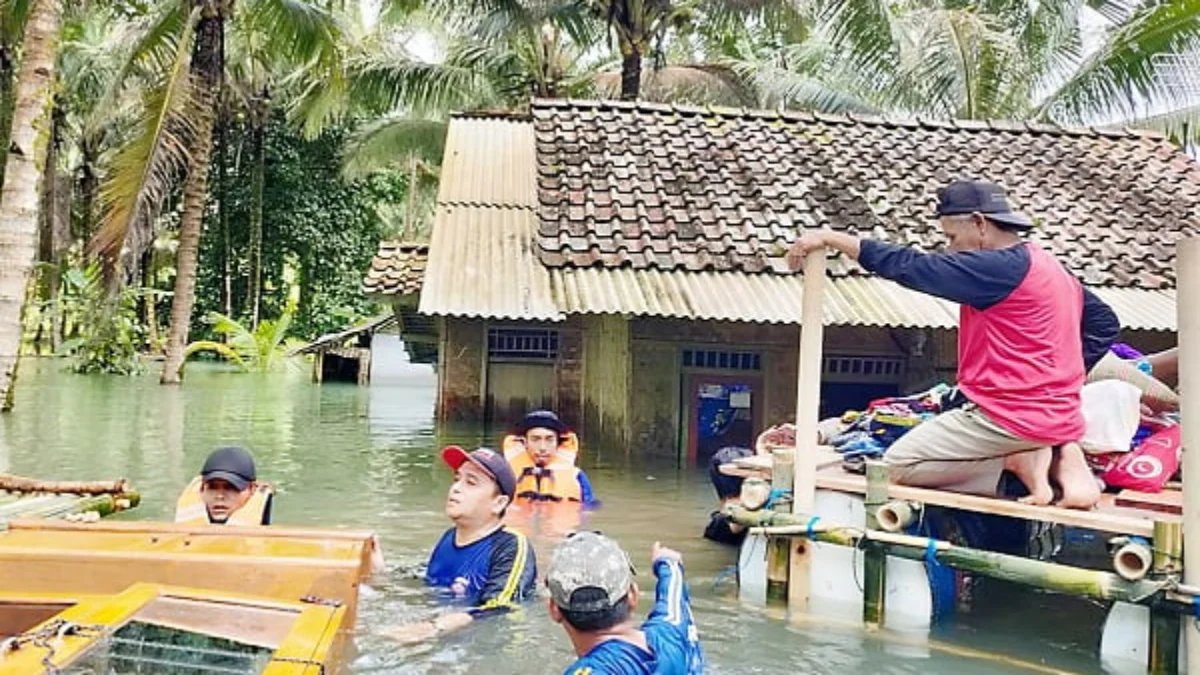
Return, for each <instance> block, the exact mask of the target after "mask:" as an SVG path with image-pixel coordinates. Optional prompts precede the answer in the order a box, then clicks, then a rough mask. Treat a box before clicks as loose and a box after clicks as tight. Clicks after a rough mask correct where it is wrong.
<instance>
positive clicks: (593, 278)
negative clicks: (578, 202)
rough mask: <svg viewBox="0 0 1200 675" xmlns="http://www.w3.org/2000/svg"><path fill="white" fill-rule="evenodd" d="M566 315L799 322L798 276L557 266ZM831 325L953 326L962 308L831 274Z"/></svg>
mask: <svg viewBox="0 0 1200 675" xmlns="http://www.w3.org/2000/svg"><path fill="white" fill-rule="evenodd" d="M550 281H551V284H552V285H553V294H554V299H555V302H556V303H557V305H558V309H559V310H560V311H561V312H563V313H564V314H633V315H639V316H661V317H670V318H677V319H697V320H711V321H748V322H753V323H793V324H794V323H798V322H799V319H800V313H801V312H800V302H801V295H802V291H803V287H804V281H803V278H802V277H800V276H777V275H768V274H744V273H739V272H663V271H659V270H632V269H615V270H614V269H602V268H587V269H556V270H552V271H551V272H550ZM825 289H826V290H825V323H826V324H827V325H865V326H901V327H912V328H915V327H928V328H953V327H954V326H955V325H957V323H958V321H957V319H958V307H957V306H956V305H954V304H953V303H949V302H946V301H944V300H939V299H937V298H934V297H932V296H929V295H924V294H922V293H916V292H914V291H910V290H908V289H905V288H902V287H901V286H898V285H897V284H894V283H892V282H890V281H886V280H883V279H879V278H873V277H872V278H857V277H852V278H844V279H830V280H829V281H828V283H826V285H825Z"/></svg>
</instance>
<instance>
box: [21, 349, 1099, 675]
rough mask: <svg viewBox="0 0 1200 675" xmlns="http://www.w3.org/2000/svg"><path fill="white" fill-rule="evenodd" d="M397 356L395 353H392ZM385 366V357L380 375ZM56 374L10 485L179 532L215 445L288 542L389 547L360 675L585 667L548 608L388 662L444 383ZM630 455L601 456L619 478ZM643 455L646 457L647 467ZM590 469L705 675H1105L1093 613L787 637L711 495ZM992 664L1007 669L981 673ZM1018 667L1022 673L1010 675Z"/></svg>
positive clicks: (604, 514)
mask: <svg viewBox="0 0 1200 675" xmlns="http://www.w3.org/2000/svg"><path fill="white" fill-rule="evenodd" d="M392 348H395V349H397V350H398V349H399V346H398V345H397V344H395V343H391V344H390V345H385V346H383V347H382V349H384V350H386V349H392ZM382 356H383V355H382V354H381V355H379V356H377V359H378V360H380V361H386V359H382V358H381V357H382ZM61 365H62V364H61V363H60V362H56V361H49V360H41V361H37V360H28V361H26V362H24V363H23V365H22V371H21V378H20V389H19V390H18V401H17V409H16V411H14V412H13V413H11V414H8V415H4V416H0V470H5V471H12V472H15V473H20V474H28V475H36V476H40V477H46V478H55V479H88V478H92V479H99V478H110V477H117V476H127V477H129V478H130V479H132V480H133V481H134V484H135V485H136V486H137V487H138V488H139V489H140V490H141V491H142V494H143V501H142V506H141V507H140V508H138V509H137V510H135V511H132V512H130V513H128V514H124V516H123V517H129V518H141V519H151V518H170V516H171V514H172V512H173V507H174V501H175V497H176V496H177V494H178V491H179V490H180V489H181V488H182V487H183V486H184V485H185V484H186V483H187V482H188V480H189V479H190V478H191V476H192V475H193V474H194V472H195V471H197V470H198V468H199V466H200V464H201V463H202V462H203V460H204V457H205V455H206V454H207V453H208V451H209V450H210V449H211V448H212V447H214V446H216V445H218V444H228V443H241V444H245V445H246V446H248V447H250V448H251V449H252V450H253V451H254V453H255V456H256V457H257V458H258V462H259V472H260V474H261V475H262V476H263V477H264V478H267V479H269V480H271V481H272V482H274V483H275V484H276V486H277V487H278V489H279V496H278V497H277V498H276V502H275V519H276V522H278V523H286V524H297V525H324V526H332V527H355V528H369V529H373V530H375V531H377V532H379V533H380V536H381V537H382V540H383V544H384V550H385V552H386V554H387V557H388V566H389V571H388V573H387V574H386V575H384V576H383V578H382V579H378V580H375V581H374V582H373V585H374V588H373V589H371V591H369V592H368V593H367V596H366V597H365V598H364V601H363V603H362V613H361V615H360V620H359V635H358V638H357V652H356V654H355V655H354V661H353V667H352V669H353V670H354V671H355V672H362V673H368V672H369V673H488V674H489V675H508V674H516V673H535V674H537V673H547V674H549V673H560V672H562V669H563V668H564V667H565V666H566V664H568V663H569V662H570V661H571V658H572V655H571V653H570V650H569V648H568V646H567V643H566V640H565V638H564V637H563V635H562V634H561V629H559V627H558V626H556V625H554V624H553V623H551V622H550V621H549V619H548V618H547V616H546V613H545V610H544V608H543V607H542V606H541V604H531V605H529V606H528V607H527V608H526V609H525V610H524V611H522V612H520V613H518V614H516V615H512V616H509V617H503V618H500V619H496V620H492V621H488V622H485V623H484V624H483V625H478V626H474V627H472V629H470V630H468V631H466V632H465V633H464V634H462V635H458V636H452V637H450V638H448V639H445V640H443V641H442V642H440V643H437V644H435V645H425V646H419V647H403V648H401V647H395V646H392V645H390V644H387V643H385V642H383V641H381V640H380V639H378V638H376V637H374V636H373V635H372V631H373V630H375V629H378V628H380V627H383V626H386V625H389V624H393V623H397V622H403V621H407V620H413V619H416V618H421V617H425V616H429V615H430V614H431V613H432V612H434V611H436V609H437V607H436V604H435V600H434V599H433V597H432V596H431V595H430V594H429V593H428V592H426V591H425V589H423V588H422V587H421V584H420V581H419V580H418V579H415V578H413V575H412V572H413V570H414V569H416V568H417V567H419V566H420V565H421V563H423V562H424V560H425V558H426V556H427V554H428V551H429V548H430V547H431V546H432V545H433V543H434V542H435V541H436V539H437V537H438V535H440V533H441V532H442V531H443V530H444V529H445V528H446V527H447V526H448V522H447V521H446V520H445V518H444V516H443V515H442V512H441V511H442V500H443V498H444V496H445V491H446V488H447V487H448V485H449V478H450V474H449V471H447V470H446V469H445V468H444V467H442V466H441V465H440V463H439V462H438V461H437V460H436V459H435V458H436V455H435V448H436V447H438V445H439V444H443V443H448V442H460V443H463V444H467V445H470V444H473V443H477V442H478V441H479V431H478V430H477V429H443V430H440V431H439V430H435V428H434V425H433V405H434V394H435V389H436V380H435V376H434V374H433V373H432V370H431V369H430V368H429V367H427V366H413V365H409V364H399V365H393V366H392V367H389V368H387V370H386V371H383V372H377V374H376V376H375V380H374V383H373V384H372V386H370V387H358V386H355V385H348V384H336V383H327V384H324V385H321V386H316V385H313V384H312V383H311V382H310V381H309V379H308V373H307V372H295V373H291V374H289V375H286V376H278V375H277V376H269V377H267V376H258V375H247V374H239V373H233V372H230V371H228V370H226V369H223V368H220V367H215V366H208V367H206V366H203V365H200V364H197V365H193V366H190V367H189V371H188V374H187V383H186V384H185V385H184V386H183V387H182V388H164V387H160V386H159V385H158V384H157V382H156V379H155V378H154V377H153V376H152V375H147V376H144V377H141V378H135V379H127V378H118V377H111V378H110V377H102V376H90V377H85V376H76V375H70V374H67V373H65V372H62V370H61ZM625 454H626V453H624V452H611V453H606V457H614V458H620V461H621V462H625ZM635 454H636V453H635ZM592 459H593V458H589V457H588V456H587V455H586V454H584V455H583V458H582V463H583V465H584V466H585V467H586V468H587V470H588V473H589V475H590V476H591V478H592V480H593V483H594V484H595V486H596V489H597V493H598V496H599V497H600V498H601V499H602V500H603V507H602V508H601V509H599V510H597V511H595V512H593V513H589V514H587V515H586V523H585V524H586V526H587V527H589V528H592V529H597V530H600V531H602V532H604V533H606V534H609V535H610V536H613V537H616V538H617V539H618V540H619V541H621V543H622V544H623V545H624V546H625V547H626V548H627V549H629V550H630V551H631V553H632V554H633V555H634V557H635V561H636V562H638V563H639V569H640V570H642V573H641V578H640V579H639V582H640V583H641V584H642V585H643V587H648V586H651V585H652V583H653V579H652V578H651V577H650V576H649V572H648V570H649V569H650V567H649V565H648V564H647V563H648V561H647V560H646V558H647V557H648V556H649V551H650V546H651V544H652V543H653V542H654V541H655V540H662V541H663V542H664V543H667V544H669V545H671V546H673V547H676V548H678V549H680V550H681V551H682V552H683V554H684V558H685V561H686V563H687V571H688V578H689V581H690V583H691V586H692V597H693V600H694V604H695V611H696V615H697V620H698V622H699V625H700V629H701V634H702V638H703V641H704V649H705V653H706V655H707V657H708V661H709V664H710V668H709V672H712V673H718V674H720V673H797V672H812V673H844V672H860V673H931V672H936V673H1014V672H1063V671H1068V672H1097V671H1098V669H1099V668H1098V665H1097V664H1096V661H1095V659H1094V657H1093V656H1092V653H1093V652H1094V649H1095V644H1096V642H1097V641H1098V632H1097V625H1098V623H1097V622H1098V621H1099V617H1100V612H1099V610H1098V609H1096V608H1095V607H1094V606H1092V605H1090V604H1087V603H1081V602H1077V601H1068V600H1066V599H1062V598H1057V597H1054V596H1048V595H1036V594H1031V593H1017V594H1016V597H1017V598H1018V600H1017V601H1014V600H1012V598H1013V597H1014V592H1013V589H1008V588H1000V587H998V586H991V587H985V590H984V591H982V594H983V595H986V596H987V597H988V598H989V600H990V601H991V602H990V603H989V606H988V607H987V608H986V611H985V610H984V609H977V610H975V611H974V613H972V614H971V615H969V616H962V617H959V619H958V620H957V621H956V622H954V623H953V625H951V626H949V627H946V628H942V629H939V630H938V631H937V633H936V634H935V635H934V636H932V637H929V638H926V637H924V636H919V637H913V636H901V635H895V634H891V633H887V632H884V633H876V634H869V633H867V632H865V631H863V630H862V629H861V628H860V627H859V626H858V625H840V624H833V623H831V622H828V621H817V620H814V621H812V622H807V623H805V622H796V623H793V624H788V623H787V622H785V621H784V620H783V617H782V613H781V612H780V611H779V610H777V609H763V608H757V607H751V606H747V605H745V604H742V603H739V601H738V600H737V598H736V596H737V592H736V588H735V587H734V585H733V582H732V580H731V579H730V577H729V570H730V566H731V565H732V564H733V562H734V554H733V552H732V551H730V550H728V549H725V548H723V547H720V546H718V545H716V544H712V543H710V542H707V541H705V540H703V539H702V538H701V537H700V536H699V535H700V532H701V531H702V529H703V525H704V523H705V522H706V520H707V514H708V511H709V510H710V508H711V506H712V501H713V494H712V491H711V488H710V487H709V486H708V485H707V483H706V482H705V477H704V475H703V472H702V471H699V470H692V469H684V470H677V469H675V468H673V467H669V466H668V467H663V466H648V465H639V464H636V463H634V464H632V465H630V466H625V465H623V464H622V465H619V466H618V465H612V464H597V463H595V462H594V461H592ZM515 517H517V518H518V519H519V520H520V522H522V523H524V525H525V526H527V527H532V528H535V529H536V530H537V532H538V533H537V534H536V535H535V537H534V543H535V547H536V549H537V551H538V554H539V559H540V560H543V561H544V560H546V559H547V558H546V555H547V554H548V552H549V551H550V549H551V548H552V547H553V545H554V539H555V534H556V533H558V532H561V531H562V530H563V529H565V528H566V527H568V526H572V525H573V524H574V523H573V521H572V519H571V518H570V517H567V518H565V519H564V518H563V517H562V515H561V514H555V513H551V512H543V511H536V512H519V513H517V514H515ZM981 650H987V651H990V652H994V653H1007V654H1010V655H1012V656H1011V657H998V656H987V655H986V654H983V653H981ZM1018 660H1019V661H1020V662H1023V663H1024V664H1025V667H1022V666H1021V665H1019V664H1018V663H1016V661H1018Z"/></svg>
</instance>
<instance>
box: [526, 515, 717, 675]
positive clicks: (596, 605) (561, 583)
mask: <svg viewBox="0 0 1200 675" xmlns="http://www.w3.org/2000/svg"><path fill="white" fill-rule="evenodd" d="M650 557H651V560H652V561H653V562H652V565H653V567H654V576H655V577H656V578H657V580H658V581H657V584H656V585H655V589H654V591H655V592H654V596H655V597H654V608H653V609H652V610H651V611H650V615H649V616H648V617H646V621H645V622H644V623H642V625H641V626H640V627H639V626H636V625H635V624H634V620H633V618H632V617H631V613H632V612H633V610H634V609H635V608H636V607H637V603H638V586H637V583H635V582H634V580H633V577H634V574H635V572H634V569H633V564H632V563H631V562H630V561H629V556H628V555H626V553H625V551H623V550H622V549H621V547H620V546H619V545H618V544H617V542H615V541H613V540H612V539H609V538H608V537H605V536H603V535H601V534H599V533H595V532H577V533H575V534H573V535H571V536H570V537H568V538H567V540H566V541H564V542H563V543H562V544H561V545H559V547H558V548H557V549H556V550H555V551H554V555H553V557H552V558H551V560H550V568H549V570H548V571H547V573H546V586H547V587H548V588H549V589H550V600H549V601H548V603H547V604H548V607H549V609H550V618H552V619H553V620H554V622H555V623H558V624H561V625H562V627H563V628H564V629H565V630H566V631H567V637H568V638H570V640H571V645H572V646H573V647H574V648H575V653H576V654H577V655H578V656H579V659H578V660H576V661H575V663H573V664H572V665H571V666H570V667H569V668H567V669H566V671H565V675H592V674H593V673H594V674H599V673H605V674H606V675H651V673H655V674H661V675H698V674H699V673H702V672H703V671H704V655H703V653H702V652H701V650H700V637H699V634H698V633H697V631H696V625H695V622H694V621H693V620H692V609H691V606H690V604H689V599H688V590H687V585H686V583H685V582H684V579H683V558H682V556H680V555H679V553H678V552H676V551H673V550H671V549H669V548H666V547H665V546H662V545H660V544H659V543H658V542H655V543H654V547H653V548H652V549H651V551H650Z"/></svg>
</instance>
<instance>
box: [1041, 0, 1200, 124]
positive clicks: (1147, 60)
mask: <svg viewBox="0 0 1200 675" xmlns="http://www.w3.org/2000/svg"><path fill="white" fill-rule="evenodd" d="M1197 50H1200V0H1164V1H1163V2H1156V3H1148V4H1146V5H1145V6H1143V7H1141V8H1139V9H1138V10H1136V11H1135V12H1133V14H1132V15H1131V16H1130V17H1129V18H1128V20H1127V21H1125V22H1124V23H1123V24H1121V25H1118V26H1115V27H1113V28H1112V29H1111V30H1110V31H1109V33H1108V35H1107V36H1106V39H1105V40H1104V42H1103V44H1102V45H1101V46H1100V48H1099V49H1097V50H1096V51H1095V52H1094V53H1093V54H1091V56H1089V57H1088V58H1087V60H1086V61H1084V63H1083V64H1082V65H1081V66H1080V67H1079V68H1078V70H1077V71H1076V72H1075V73H1073V74H1072V75H1071V76H1070V77H1069V78H1068V79H1067V81H1066V82H1064V83H1063V84H1062V85H1061V86H1060V87H1059V88H1058V89H1057V90H1056V91H1055V92H1053V93H1052V94H1051V95H1050V96H1048V97H1047V98H1046V100H1045V101H1043V102H1042V104H1041V106H1039V108H1038V113H1039V114H1040V115H1041V116H1043V117H1047V118H1050V119H1054V120H1060V121H1067V122H1079V121H1091V120H1093V119H1095V118H1096V117H1098V116H1100V117H1103V116H1113V115H1116V116H1120V117H1132V116H1134V115H1135V114H1136V107H1137V106H1136V103H1135V101H1136V100H1137V99H1141V100H1142V101H1143V102H1146V103H1150V102H1154V103H1176V104H1178V103H1185V101H1182V100H1181V97H1180V92H1178V91H1176V90H1175V89H1174V88H1173V87H1172V86H1171V84H1172V83H1170V82H1167V81H1166V79H1165V78H1164V77H1162V75H1163V74H1162V72H1160V67H1159V63H1160V62H1159V60H1158V59H1159V58H1160V57H1161V56H1163V55H1172V54H1176V55H1180V54H1188V53H1195V52H1196V51H1197ZM1197 76H1200V74H1198V75H1197Z"/></svg>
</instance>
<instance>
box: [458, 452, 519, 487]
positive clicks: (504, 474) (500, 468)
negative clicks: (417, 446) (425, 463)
mask: <svg viewBox="0 0 1200 675" xmlns="http://www.w3.org/2000/svg"><path fill="white" fill-rule="evenodd" d="M442 461H443V462H445V463H446V464H447V465H449V466H450V468H451V469H454V470H455V471H458V469H459V467H461V466H462V465H463V464H465V463H466V462H470V463H472V464H474V465H475V466H477V467H479V469H480V470H482V471H483V472H484V473H486V474H487V475H489V476H491V478H492V480H494V481H496V485H498V486H500V492H501V493H503V494H504V496H506V497H508V498H509V499H512V498H513V495H514V494H516V492H517V477H516V476H515V475H513V471H512V467H510V466H509V465H508V460H507V459H504V455H502V454H500V453H498V452H496V451H495V450H492V449H491V448H479V449H477V450H474V451H472V452H467V451H466V450H463V449H462V448H461V447H459V446H457V445H450V446H447V447H446V448H445V449H444V450H442Z"/></svg>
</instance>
